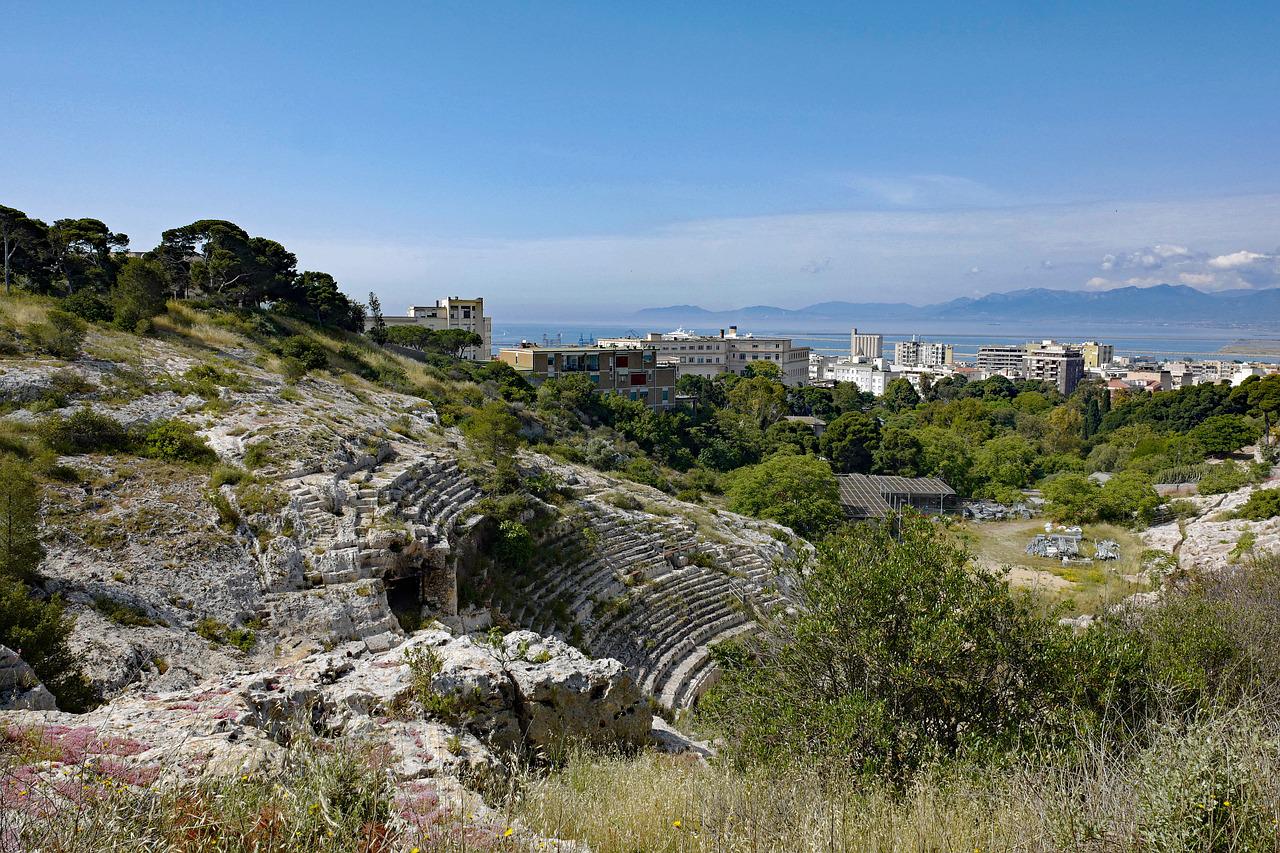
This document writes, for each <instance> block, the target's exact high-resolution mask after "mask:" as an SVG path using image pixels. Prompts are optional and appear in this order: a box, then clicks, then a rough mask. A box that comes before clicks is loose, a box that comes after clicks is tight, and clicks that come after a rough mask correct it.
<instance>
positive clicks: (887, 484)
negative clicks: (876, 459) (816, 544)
mask: <svg viewBox="0 0 1280 853" xmlns="http://www.w3.org/2000/svg"><path fill="white" fill-rule="evenodd" d="M837 481H838V482H839V485H840V503H841V505H843V506H844V508H845V511H846V512H848V513H849V515H851V516H853V517H854V518H879V517H881V516H884V515H888V514H889V513H890V512H891V511H892V510H893V509H894V507H897V506H901V505H902V504H903V503H905V502H906V501H907V500H908V499H909V498H912V497H936V498H946V497H952V496H954V495H955V490H954V489H952V488H951V487H950V486H948V485H947V484H946V483H945V482H943V481H942V480H940V479H938V478H937V477H889V476H881V475H875V474H840V475H839V476H838V477H837Z"/></svg>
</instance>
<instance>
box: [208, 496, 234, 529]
mask: <svg viewBox="0 0 1280 853" xmlns="http://www.w3.org/2000/svg"><path fill="white" fill-rule="evenodd" d="M209 503H210V504H212V505H213V508H214V509H215V510H216V511H217V513H218V523H219V524H220V525H222V526H223V527H225V528H227V529H229V530H234V529H235V528H237V527H239V526H240V513H238V512H236V508H235V507H234V506H232V505H231V501H230V500H228V498H227V496H226V495H224V494H223V493H222V492H221V491H218V490H213V491H210V492H209Z"/></svg>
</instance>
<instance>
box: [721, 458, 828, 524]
mask: <svg viewBox="0 0 1280 853" xmlns="http://www.w3.org/2000/svg"><path fill="white" fill-rule="evenodd" d="M729 483H730V484H729V487H728V489H727V490H726V492H725V493H726V495H727V496H728V498H729V509H731V510H733V511H734V512H741V513H744V514H746V515H753V516H755V517H757V518H767V519H769V520H771V521H776V522H778V523H779V524H783V525H786V526H787V527H790V528H791V529H792V530H794V531H796V532H797V533H799V534H800V535H801V536H816V535H821V534H823V533H826V532H827V531H829V530H831V529H832V528H833V527H834V526H835V525H836V524H838V523H839V522H840V520H841V519H842V518H843V511H842V510H841V508H840V498H839V491H838V489H837V485H836V477H835V475H834V474H832V473H831V466H829V465H828V464H827V463H826V462H825V461H823V460H821V459H818V458H816V457H813V456H792V455H786V454H777V455H774V456H770V457H769V458H768V459H766V460H765V461H763V462H761V463H760V464H759V465H753V466H751V467H750V468H743V469H741V470H739V471H736V472H734V473H733V474H732V475H731V476H730V477H729Z"/></svg>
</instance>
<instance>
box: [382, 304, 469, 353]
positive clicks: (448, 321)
mask: <svg viewBox="0 0 1280 853" xmlns="http://www.w3.org/2000/svg"><path fill="white" fill-rule="evenodd" d="M382 319H383V320H384V321H386V324H387V325H388V326H422V327H424V328H427V329H432V330H434V331H442V330H444V329H465V330H466V331H468V332H475V333H476V334H477V335H479V336H480V338H481V340H483V341H484V343H483V344H481V345H480V346H478V347H471V348H469V349H466V350H463V353H462V354H463V357H464V358H469V359H471V360H472V361H488V360H489V359H490V358H492V355H491V354H492V352H493V318H492V317H486V316H485V315H484V299H482V298H478V297H477V298H475V299H461V298H459V297H457V296H448V297H445V298H444V299H438V300H436V304H435V305H411V306H409V310H408V312H407V313H406V314H403V315H399V316H397V315H384V316H383V318H382ZM369 322H370V321H369V318H365V323H364V328H365V331H368V330H369Z"/></svg>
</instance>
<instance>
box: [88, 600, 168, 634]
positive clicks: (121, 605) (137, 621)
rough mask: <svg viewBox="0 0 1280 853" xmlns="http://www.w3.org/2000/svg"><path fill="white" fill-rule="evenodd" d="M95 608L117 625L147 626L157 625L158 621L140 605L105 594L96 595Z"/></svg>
mask: <svg viewBox="0 0 1280 853" xmlns="http://www.w3.org/2000/svg"><path fill="white" fill-rule="evenodd" d="M93 609H94V610H96V611H98V612H99V613H101V614H102V615H103V616H106V617H107V618H108V619H110V620H111V621H112V622H115V623H116V624H117V625H125V626H127V627H135V628H146V627H149V626H151V625H155V624H156V621H155V620H154V619H152V618H151V617H150V616H148V615H147V612H146V611H145V610H143V609H141V608H140V607H136V606H134V605H132V604H127V603H126V602H123V601H116V600H115V599H113V598H107V597H105V596H96V597H95V598H94V599H93Z"/></svg>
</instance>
